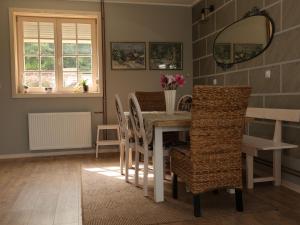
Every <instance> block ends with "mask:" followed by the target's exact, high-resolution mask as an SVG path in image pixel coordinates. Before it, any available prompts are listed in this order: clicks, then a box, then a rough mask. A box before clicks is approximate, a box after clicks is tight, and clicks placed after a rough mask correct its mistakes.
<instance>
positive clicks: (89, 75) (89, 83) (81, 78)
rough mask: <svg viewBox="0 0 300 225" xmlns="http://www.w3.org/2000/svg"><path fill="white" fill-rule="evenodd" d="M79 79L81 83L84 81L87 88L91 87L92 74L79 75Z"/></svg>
mask: <svg viewBox="0 0 300 225" xmlns="http://www.w3.org/2000/svg"><path fill="white" fill-rule="evenodd" d="M79 77H80V80H81V81H83V80H86V81H87V84H88V85H89V86H92V85H93V79H92V74H91V73H81V74H80V76H79Z"/></svg>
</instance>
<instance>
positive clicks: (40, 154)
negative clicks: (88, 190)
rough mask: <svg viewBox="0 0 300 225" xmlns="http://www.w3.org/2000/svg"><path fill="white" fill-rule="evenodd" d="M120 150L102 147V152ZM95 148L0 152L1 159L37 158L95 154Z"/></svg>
mask: <svg viewBox="0 0 300 225" xmlns="http://www.w3.org/2000/svg"><path fill="white" fill-rule="evenodd" d="M110 152H119V150H118V149H101V152H100V153H99V154H101V153H110ZM94 153H95V149H86V150H70V151H59V152H35V153H21V154H0V159H18V158H35V157H47V156H64V155H82V154H94Z"/></svg>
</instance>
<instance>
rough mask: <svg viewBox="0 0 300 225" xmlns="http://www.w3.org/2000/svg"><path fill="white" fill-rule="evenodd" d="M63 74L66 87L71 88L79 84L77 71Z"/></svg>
mask: <svg viewBox="0 0 300 225" xmlns="http://www.w3.org/2000/svg"><path fill="white" fill-rule="evenodd" d="M63 76H64V79H63V80H64V81H63V82H64V87H66V88H68V87H69V88H70V87H75V86H76V85H77V83H78V81H77V72H64V74H63Z"/></svg>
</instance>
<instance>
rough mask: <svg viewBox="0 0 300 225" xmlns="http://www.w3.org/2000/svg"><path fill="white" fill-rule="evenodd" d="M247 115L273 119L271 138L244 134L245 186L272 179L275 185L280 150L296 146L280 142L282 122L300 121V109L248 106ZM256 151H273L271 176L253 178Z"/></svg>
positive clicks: (279, 170)
mask: <svg viewBox="0 0 300 225" xmlns="http://www.w3.org/2000/svg"><path fill="white" fill-rule="evenodd" d="M246 116H247V117H250V118H255V119H267V120H275V121H276V123H275V129H274V136H273V140H269V139H265V138H259V137H253V136H249V135H244V137H243V146H242V152H244V153H246V170H247V187H248V189H253V185H254V183H258V182H268V181H274V185H275V186H279V185H280V184H281V153H282V150H285V149H292V148H297V147H298V146H297V145H293V144H288V143H284V142H282V122H283V121H288V122H300V110H292V109H268V108H248V109H247V113H246ZM258 151H273V176H270V177H260V178H254V176H253V161H254V157H257V156H258Z"/></svg>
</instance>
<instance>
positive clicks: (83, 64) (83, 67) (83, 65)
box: [78, 57, 92, 71]
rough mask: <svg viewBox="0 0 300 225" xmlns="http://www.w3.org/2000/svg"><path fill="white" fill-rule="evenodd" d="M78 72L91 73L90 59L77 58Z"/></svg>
mask: <svg viewBox="0 0 300 225" xmlns="http://www.w3.org/2000/svg"><path fill="white" fill-rule="evenodd" d="M78 63H79V71H91V70H92V60H91V57H78Z"/></svg>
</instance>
